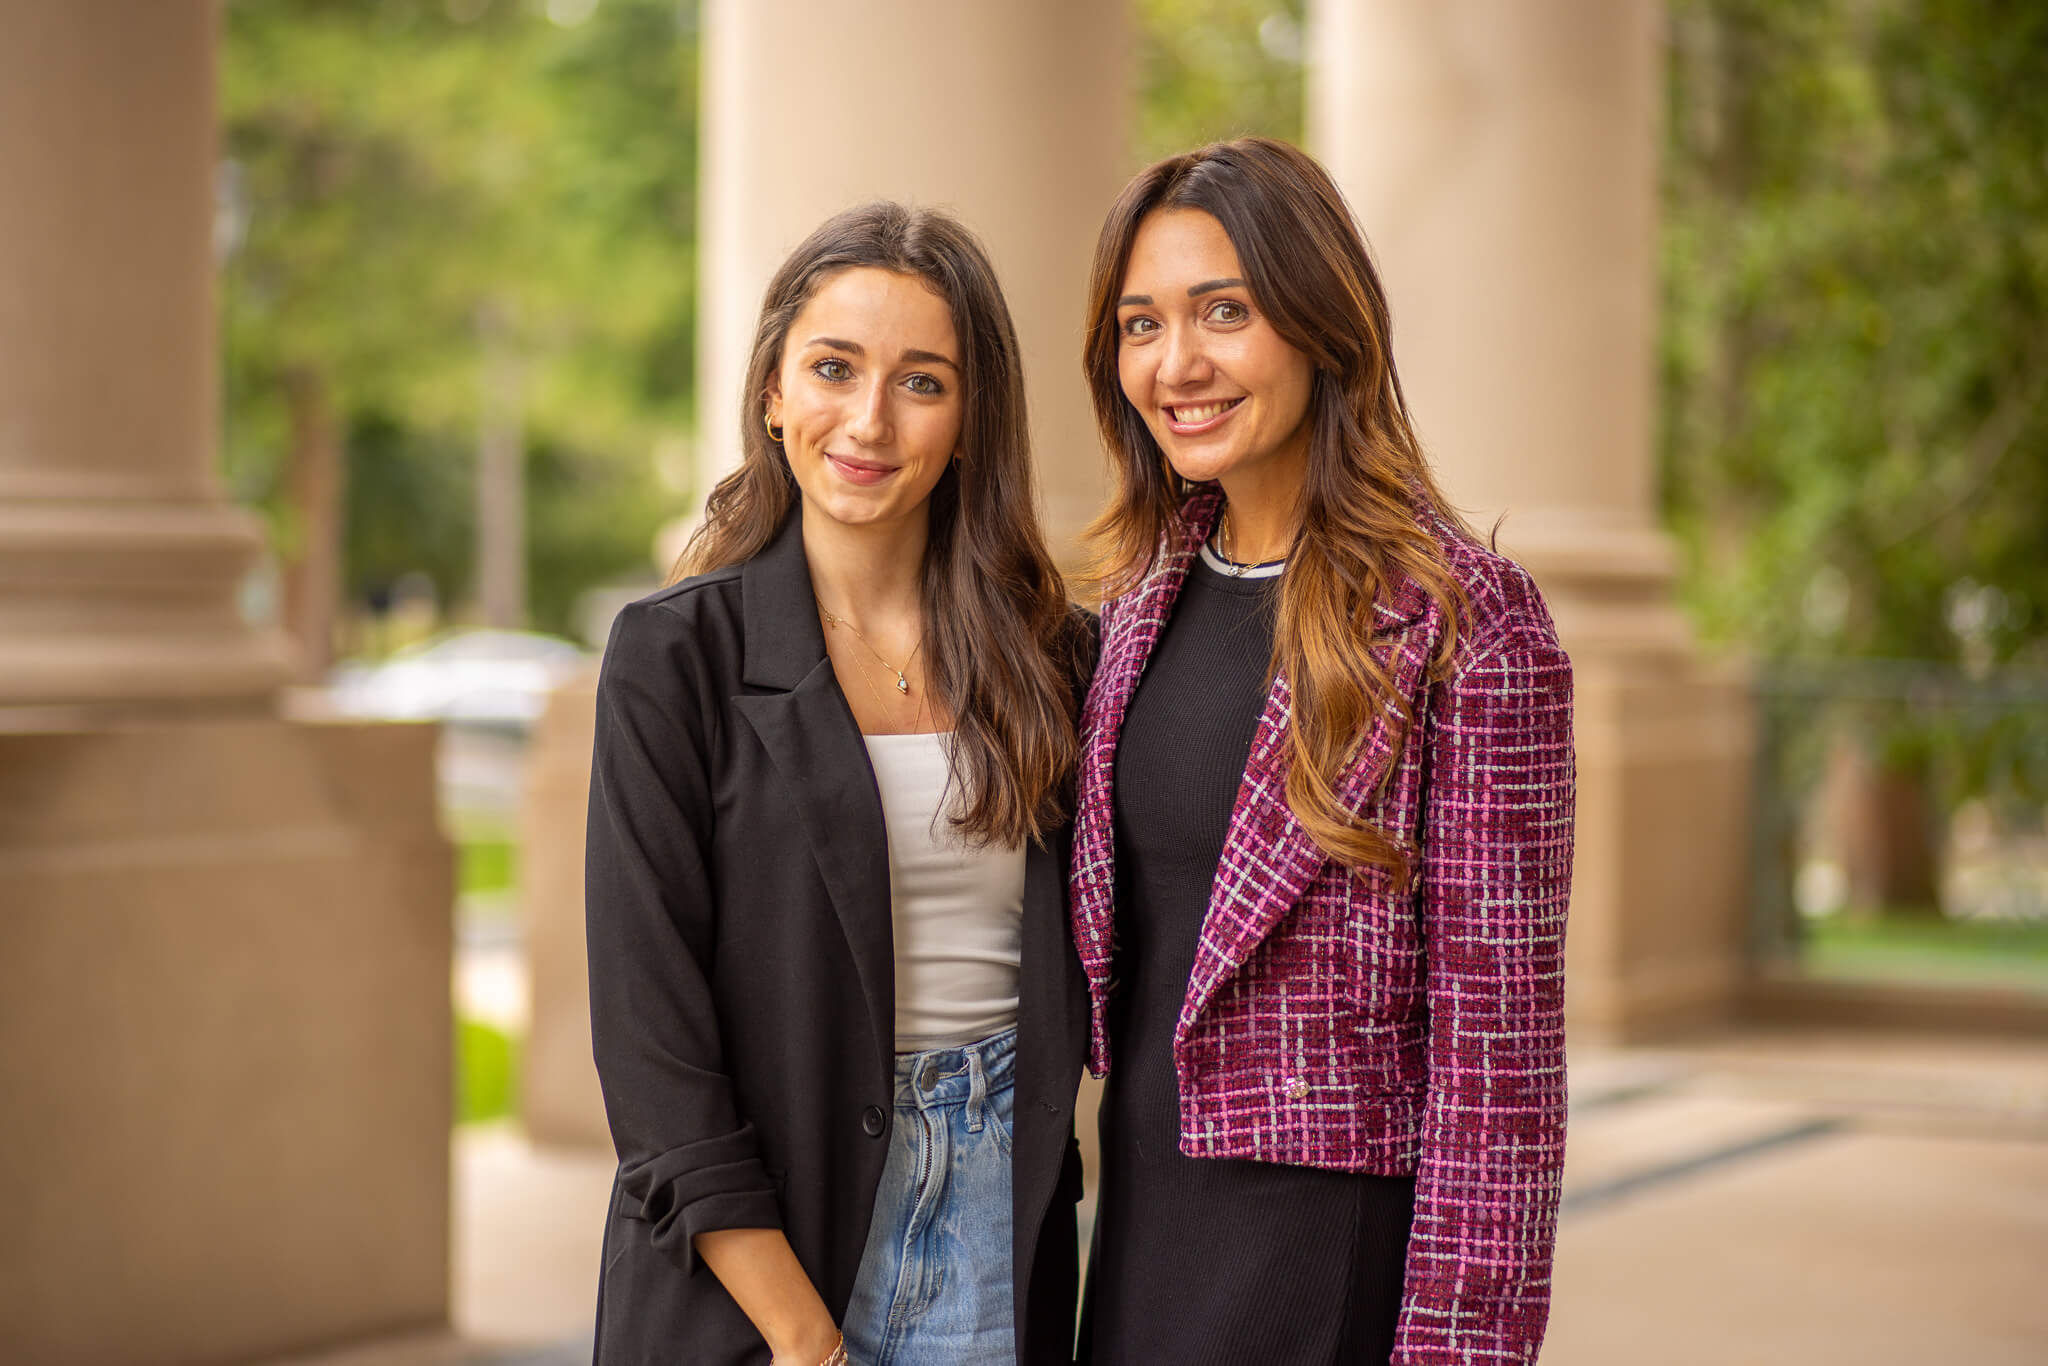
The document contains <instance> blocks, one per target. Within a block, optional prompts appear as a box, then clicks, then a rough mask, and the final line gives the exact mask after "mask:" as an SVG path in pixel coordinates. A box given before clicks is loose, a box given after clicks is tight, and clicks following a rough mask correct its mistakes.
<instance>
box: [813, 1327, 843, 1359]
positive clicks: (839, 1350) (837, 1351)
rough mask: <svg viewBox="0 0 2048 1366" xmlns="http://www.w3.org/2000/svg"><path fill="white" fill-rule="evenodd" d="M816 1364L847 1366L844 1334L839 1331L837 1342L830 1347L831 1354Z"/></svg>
mask: <svg viewBox="0 0 2048 1366" xmlns="http://www.w3.org/2000/svg"><path fill="white" fill-rule="evenodd" d="M818 1366H847V1362H846V1334H844V1333H841V1334H840V1335H839V1342H838V1344H837V1345H835V1346H834V1347H833V1348H832V1352H831V1355H829V1356H827V1357H826V1358H825V1359H824V1360H823V1361H821V1362H819V1363H818Z"/></svg>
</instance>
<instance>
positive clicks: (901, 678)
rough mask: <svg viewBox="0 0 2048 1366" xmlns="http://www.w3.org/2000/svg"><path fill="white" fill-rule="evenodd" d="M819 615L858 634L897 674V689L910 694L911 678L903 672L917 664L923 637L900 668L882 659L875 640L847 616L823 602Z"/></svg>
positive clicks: (871, 650)
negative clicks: (837, 612) (863, 633)
mask: <svg viewBox="0 0 2048 1366" xmlns="http://www.w3.org/2000/svg"><path fill="white" fill-rule="evenodd" d="M818 615H820V616H822V617H824V618H825V624H826V625H827V626H844V627H845V628H846V629H847V630H849V631H851V632H853V633H854V635H856V636H858V637H859V638H860V643H861V644H862V645H865V646H867V651H868V653H869V654H871V655H873V656H874V657H875V658H876V659H878V660H881V664H882V667H883V668H885V669H887V670H888V671H889V672H890V673H892V674H895V675H896V691H897V692H900V693H902V694H903V695H904V696H905V697H908V696H910V678H909V676H908V675H907V674H905V673H904V672H903V669H907V668H909V667H910V666H911V665H912V664H915V663H916V662H917V652H918V651H919V650H922V649H923V648H924V640H923V639H922V638H921V637H920V638H919V640H918V642H917V644H915V645H913V646H912V647H911V649H910V658H908V659H906V660H904V661H903V669H899V668H897V667H896V666H895V665H894V664H891V663H890V662H889V661H888V660H886V659H882V652H881V651H880V650H877V649H876V648H875V645H874V642H873V641H871V640H869V639H868V638H867V637H866V636H865V635H862V634H861V629H860V627H858V626H855V625H854V624H853V623H852V622H850V621H848V620H847V619H846V618H845V617H842V616H835V615H834V614H833V613H832V612H830V611H828V610H826V608H825V606H824V604H823V603H820V604H819V605H818ZM861 676H862V677H863V678H865V677H866V676H867V675H866V674H865V673H863V674H862V675H861ZM870 686H873V685H870Z"/></svg>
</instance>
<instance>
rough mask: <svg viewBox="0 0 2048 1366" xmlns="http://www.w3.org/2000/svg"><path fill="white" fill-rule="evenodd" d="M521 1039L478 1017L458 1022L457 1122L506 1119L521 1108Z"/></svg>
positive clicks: (456, 1031)
mask: <svg viewBox="0 0 2048 1366" xmlns="http://www.w3.org/2000/svg"><path fill="white" fill-rule="evenodd" d="M519 1049H520V1040H519V1039H518V1038H517V1037H515V1036H513V1035H511V1034H507V1033H505V1032H504V1031H503V1030H500V1029H494V1028H492V1027H491V1026H490V1025H487V1024H483V1023H481V1022H480V1021H477V1020H465V1019H459V1018H458V1019H457V1020H456V1021H455V1122H456V1123H457V1124H478V1123H482V1122H483V1121H485V1120H491V1119H504V1118H507V1117H508V1116H510V1115H513V1114H515V1113H517V1111H518V1109H519Z"/></svg>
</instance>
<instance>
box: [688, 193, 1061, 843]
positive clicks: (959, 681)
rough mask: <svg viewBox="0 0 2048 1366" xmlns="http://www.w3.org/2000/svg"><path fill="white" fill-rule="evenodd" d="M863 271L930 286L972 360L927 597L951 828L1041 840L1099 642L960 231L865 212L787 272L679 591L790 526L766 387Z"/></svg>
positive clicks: (990, 279) (952, 224) (793, 495)
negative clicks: (829, 295)
mask: <svg viewBox="0 0 2048 1366" xmlns="http://www.w3.org/2000/svg"><path fill="white" fill-rule="evenodd" d="M857 267H874V268H876V269H880V270H889V271H895V272H897V273H898V274H902V275H908V276H912V277H914V278H916V279H919V280H922V281H923V282H924V283H925V284H926V285H927V286H929V287H930V288H931V290H932V292H933V293H935V294H937V295H938V296H939V297H940V298H942V299H944V300H945V301H946V305H947V307H948V308H949V309H951V310H952V315H953V327H954V330H955V331H956V332H957V333H958V334H959V338H960V345H961V348H962V355H961V357H960V379H961V393H962V394H963V396H964V404H963V408H964V411H963V413H962V415H961V416H962V420H961V429H960V446H959V459H957V460H954V461H952V462H951V463H950V464H949V465H948V467H947V470H946V473H945V474H944V475H942V476H941V477H940V479H939V482H938V484H937V486H936V487H935V488H934V489H933V490H932V494H931V513H930V515H931V531H930V539H929V541H928V542H927V544H926V548H925V557H924V583H923V593H922V596H923V617H924V657H925V660H926V668H927V670H928V673H929V678H930V686H931V687H932V688H933V689H934V690H936V692H937V695H938V697H939V698H940V700H941V701H942V702H943V703H944V704H945V708H946V710H947V711H949V712H950V713H951V714H952V716H953V780H954V782H955V783H956V784H957V785H958V788H957V791H958V796H959V800H958V802H957V803H956V804H955V815H954V816H953V824H954V826H955V827H956V828H957V829H959V830H960V832H961V833H962V834H963V835H965V836H966V837H967V838H968V839H969V840H971V841H974V842H977V843H981V842H995V843H1001V844H1021V843H1023V842H1024V841H1025V840H1027V839H1041V838H1043V836H1044V835H1045V834H1046V832H1047V831H1048V830H1050V829H1051V828H1052V827H1053V826H1055V825H1057V824H1059V822H1060V821H1061V820H1062V819H1063V818H1064V817H1065V814H1066V808H1067V804H1068V798H1069V790H1070V786H1071V778H1072V775H1073V770H1074V760H1075V756H1076V754H1077V753H1078V751H1079V741H1078V737H1077V735H1076V733H1075V727H1074V693H1073V689H1074V683H1075V679H1076V677H1077V674H1078V670H1079V669H1080V667H1081V655H1082V652H1083V651H1084V650H1085V649H1086V648H1087V644H1086V638H1087V633H1086V631H1085V629H1084V628H1083V627H1082V625H1081V623H1080V621H1079V619H1078V618H1077V617H1076V616H1075V614H1074V613H1073V611H1072V608H1071V606H1070V604H1069V603H1068V600H1067V591H1066V585H1065V584H1064V583H1063V582H1062V581H1061V579H1060V575H1059V571H1058V570H1057V569H1056V568H1054V566H1053V562H1052V557H1051V555H1049V554H1048V553H1047V552H1046V548H1045V539H1044V537H1043V535H1042V534H1041V533H1040V531H1039V526H1038V515H1037V512H1036V494H1035V491H1034V488H1033V482H1032V481H1033V475H1032V463H1031V436H1030V429H1029V425H1028V421H1027V418H1026V412H1025V402H1024V367H1023V362H1022V360H1021V358H1020V356H1019V353H1018V350H1017V332H1016V328H1015V327H1014V326H1013V325H1012V324H1011V321H1010V309H1009V305H1008V304H1007V303H1005V302H1004V300H1003V292H1002V288H1001V286H999V285H998V284H997V283H996V274H995V269H994V268H993V267H992V266H991V265H990V264H989V260H988V256H987V254H986V253H985V252H984V251H983V250H982V248H981V244H980V243H979V242H978V241H976V240H975V238H974V235H973V234H972V233H970V232H968V231H967V229H966V228H965V227H963V226H961V224H960V223H959V222H958V221H957V220H955V219H953V218H951V217H949V216H948V215H946V214H944V213H940V212H937V211H935V210H930V209H915V210H913V209H908V208H905V207H904V206H903V205H901V204H892V203H886V202H881V203H873V204H865V205H862V206H860V207H859V208H854V209H848V210H847V211H845V212H844V213H841V214H838V215H836V216H834V217H832V218H829V219H827V220H826V221H825V222H824V223H823V224H821V225H820V226H819V227H818V229H817V230H816V231H815V232H813V233H812V234H811V235H810V236H809V237H807V238H805V239H804V241H803V243H802V245H800V246H798V247H797V249H796V250H795V251H794V252H792V253H790V256H789V259H788V260H786V261H784V262H783V263H782V266H781V268H780V269H779V270H777V271H776V272H775V277H774V279H772V280H770V281H769V283H768V292H767V295H766V297H765V298H763V300H762V302H761V318H760V321H759V323H757V324H756V325H755V328H754V349H753V356H752V359H751V360H750V361H749V362H748V365H747V380H746V389H745V391H744V393H743V394H742V396H741V400H740V441H741V443H742V445H741V449H742V455H741V459H740V466H739V468H738V469H736V470H734V471H733V472H732V473H731V474H729V475H727V476H726V477H725V478H723V479H721V480H719V482H718V485H717V487H715V488H713V489H712V490H711V495H710V497H709V498H708V499H706V500H705V504H704V521H703V524H702V525H701V526H699V527H698V528H697V531H696V533H695V534H694V535H692V536H691V538H690V542H689V544H688V546H687V547H686V548H685V549H684V551H683V556H682V560H681V562H680V563H679V564H678V565H677V568H676V577H678V578H680V577H682V576H683V575H685V574H702V573H705V572H707V571H709V570H712V569H718V568H722V567H724V566H726V565H730V564H738V563H740V562H741V561H743V560H747V559H751V558H752V557H753V556H755V555H757V554H759V553H760V552H761V551H762V549H764V548H765V547H766V546H767V544H768V543H769V542H770V541H771V540H773V539H774V537H775V533H776V532H777V531H778V530H779V529H780V528H781V526H782V523H783V520H784V519H785V518H786V517H788V516H789V515H790V509H791V508H792V506H794V504H795V503H796V501H797V497H798V493H797V485H796V479H795V477H794V476H793V475H792V474H791V473H790V469H789V460H788V458H787V456H785V455H784V453H783V450H782V447H781V446H780V445H778V444H777V443H775V442H773V441H770V440H769V439H768V433H767V430H766V428H765V427H764V426H763V423H762V420H761V418H762V413H763V411H764V406H763V405H764V404H765V403H766V394H767V390H768V381H769V377H770V376H771V375H773V374H774V373H775V371H776V370H777V369H778V368H779V367H780V366H781V364H782V351H783V344H784V342H785V341H786V340H787V338H788V335H789V328H790V324H791V323H793V322H794V321H795V320H796V317H797V315H798V314H799V313H801V312H802V311H803V309H804V305H805V304H807V303H808V302H810V300H811V297H812V296H813V295H814V294H816V293H817V291H818V289H819V288H820V287H821V286H822V285H824V284H825V282H826V281H827V280H829V279H831V278H832V277H833V276H835V275H837V274H838V273H839V272H841V271H844V270H851V269H854V268H857Z"/></svg>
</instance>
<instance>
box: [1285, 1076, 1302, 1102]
mask: <svg viewBox="0 0 2048 1366" xmlns="http://www.w3.org/2000/svg"><path fill="white" fill-rule="evenodd" d="M1280 1080H1281V1084H1282V1085H1284V1086H1285V1087H1286V1088H1287V1098H1288V1099H1289V1100H1307V1099H1308V1078H1307V1077H1282V1078H1281V1079H1280Z"/></svg>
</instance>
